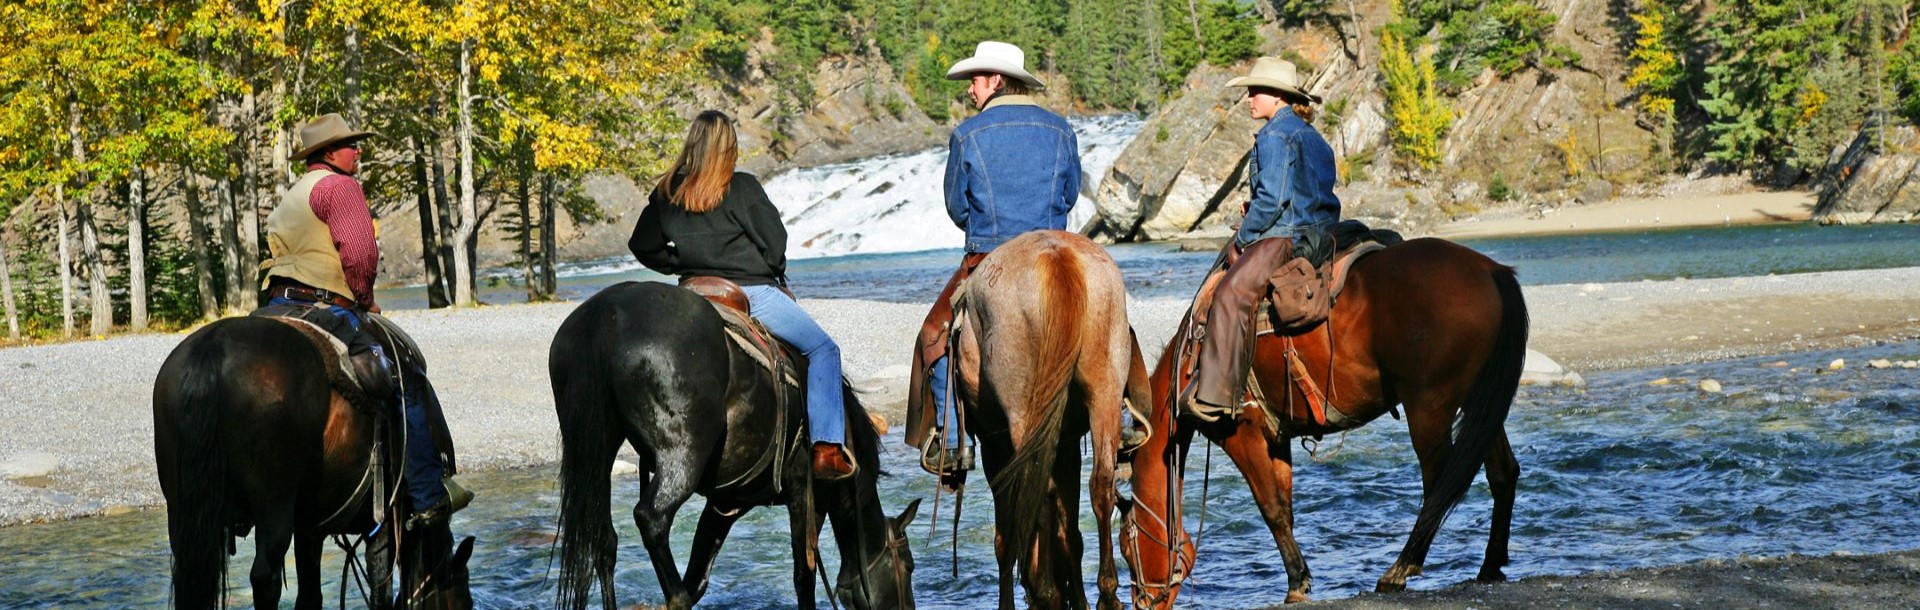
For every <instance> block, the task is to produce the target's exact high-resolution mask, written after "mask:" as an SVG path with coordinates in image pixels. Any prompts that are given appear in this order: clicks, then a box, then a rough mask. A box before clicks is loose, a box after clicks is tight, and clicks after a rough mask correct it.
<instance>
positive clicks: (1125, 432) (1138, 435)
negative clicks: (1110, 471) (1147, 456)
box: [1120, 426, 1151, 456]
mask: <svg viewBox="0 0 1920 610" xmlns="http://www.w3.org/2000/svg"><path fill="white" fill-rule="evenodd" d="M1148 438H1151V435H1150V434H1148V433H1147V432H1146V431H1144V430H1141V429H1140V428H1139V427H1138V426H1121V427H1120V455H1123V456H1125V455H1132V454H1133V452H1135V451H1139V450H1140V447H1142V446H1144V445H1146V444H1147V439H1148Z"/></svg>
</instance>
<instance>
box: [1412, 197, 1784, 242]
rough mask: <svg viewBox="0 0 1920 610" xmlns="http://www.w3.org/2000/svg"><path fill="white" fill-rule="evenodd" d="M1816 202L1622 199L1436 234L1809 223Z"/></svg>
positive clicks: (1470, 221) (1463, 223)
mask: <svg viewBox="0 0 1920 610" xmlns="http://www.w3.org/2000/svg"><path fill="white" fill-rule="evenodd" d="M1814 199H1815V198H1814V195H1813V193H1810V192H1806V191H1773V192H1752V193H1736V194H1730V195H1708V196H1695V197H1660V198H1651V199H1621V200H1616V201H1609V202H1606V203H1602V204H1594V205H1575V206H1567V207H1563V208H1558V209H1551V210H1545V211H1530V210H1510V209H1509V210H1501V211H1496V212H1489V213H1486V214H1480V215H1475V216H1472V217H1468V218H1463V219H1460V220H1456V221H1453V222H1449V223H1447V224H1444V225H1441V226H1440V227H1439V228H1438V229H1436V230H1435V231H1434V234H1435V235H1437V236H1440V237H1450V238H1462V239H1464V238H1470V237H1496V236H1514V235H1548V234H1553V233H1578V232H1584V231H1622V230H1646V229H1661V228H1669V229H1670V228H1678V227H1716V226H1732V225H1748V224H1761V223H1769V222H1793V221H1804V220H1806V219H1807V218H1808V217H1809V216H1811V215H1812V213H1813V204H1814Z"/></svg>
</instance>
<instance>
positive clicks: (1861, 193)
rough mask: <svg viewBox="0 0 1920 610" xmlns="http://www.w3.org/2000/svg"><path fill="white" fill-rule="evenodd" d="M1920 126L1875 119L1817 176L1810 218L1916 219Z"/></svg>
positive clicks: (1843, 220)
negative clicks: (1885, 123)
mask: <svg viewBox="0 0 1920 610" xmlns="http://www.w3.org/2000/svg"><path fill="white" fill-rule="evenodd" d="M1916 170H1920V127H1915V126H1913V125H1910V124H1905V122H1904V121H1903V122H1902V124H1900V125H1898V126H1887V127H1885V128H1882V127H1881V125H1880V124H1879V123H1878V122H1876V121H1868V122H1867V125H1866V127H1863V128H1862V129H1861V130H1860V134H1859V135H1858V136H1856V137H1855V138H1854V139H1853V143H1851V144H1849V145H1847V146H1846V147H1845V148H1843V149H1840V150H1837V151H1835V155H1834V156H1833V158H1832V159H1830V162H1829V163H1828V165H1827V169H1826V171H1825V173H1824V174H1823V175H1822V176H1821V179H1820V181H1819V190H1820V202H1819V203H1818V204H1816V205H1815V206H1814V209H1813V219H1814V220H1815V221H1817V222H1820V223H1823V224H1862V223H1871V222H1914V221H1916V220H1920V172H1916Z"/></svg>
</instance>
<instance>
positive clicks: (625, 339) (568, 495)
mask: <svg viewBox="0 0 1920 610" xmlns="http://www.w3.org/2000/svg"><path fill="white" fill-rule="evenodd" d="M725 328H726V327H725V322H723V321H722V318H721V317H720V314H718V313H715V312H714V309H713V306H712V305H710V304H709V303H708V302H707V301H706V300H704V299H702V298H700V297H699V296H697V295H695V294H694V293H693V292H691V291H688V290H685V289H682V288H680V287H678V286H673V285H669V284H660V283H653V282H644V283H643V282H622V283H619V284H615V285H613V286H609V287H607V288H606V289H604V290H601V291H600V292H599V293H598V294H595V295H593V297H592V298H589V299H587V300H586V302H584V303H581V304H580V307H579V308H577V309H575V310H574V312H573V313H572V314H570V315H568V316H567V320H566V321H565V322H563V323H562V324H561V325H560V331H559V332H558V333H557V334H556V335H555V336H554V338H553V346H552V348H550V350H549V352H548V356H547V374H548V376H549V377H550V379H551V380H552V382H553V395H554V402H555V409H556V411H557V414H558V416H559V418H560V497H561V500H560V590H559V596H558V602H557V603H556V606H557V607H560V608H569V609H573V610H581V609H584V608H586V606H587V604H588V602H589V601H591V600H590V597H591V595H592V594H593V592H594V590H595V589H596V588H597V589H598V590H599V591H600V600H601V604H602V605H603V606H604V607H606V608H609V609H611V608H614V607H615V606H616V599H615V597H616V594H615V591H614V586H613V575H614V570H613V568H614V558H615V555H616V551H617V550H618V549H616V545H617V544H618V538H617V536H616V535H615V533H614V529H613V520H612V518H611V516H610V515H611V512H612V508H611V493H612V492H611V483H610V481H609V476H608V471H609V469H611V468H612V467H613V460H614V457H615V455H616V454H617V453H618V452H619V450H620V446H621V445H622V444H627V445H631V446H632V447H633V449H634V451H635V452H637V453H638V454H639V458H640V460H639V461H640V499H639V501H638V502H637V503H636V505H635V506H634V507H633V521H634V525H636V526H637V527H638V528H639V530H640V541H641V543H642V544H643V545H645V546H646V549H647V556H648V558H649V559H651V560H652V562H653V569H654V575H655V576H656V577H657V578H658V579H659V580H660V589H661V592H662V593H664V594H665V597H666V602H667V607H669V608H676V609H679V608H688V607H691V606H693V605H694V604H695V603H698V602H699V601H700V598H701V596H703V595H705V594H706V591H707V581H708V577H709V576H710V575H711V573H712V570H713V561H714V559H715V557H716V556H717V555H718V553H719V551H720V545H721V543H722V542H725V541H726V538H727V533H728V532H729V531H730V530H731V529H732V528H733V524H734V522H735V521H737V520H739V518H740V517H741V515H744V514H745V513H746V511H748V510H751V509H753V508H754V507H757V506H767V505H774V504H782V505H785V506H786V507H787V515H788V523H789V525H788V527H789V530H788V534H789V536H790V539H791V541H792V545H793V561H794V567H793V578H794V588H795V594H796V596H797V597H798V600H799V605H800V607H802V608H812V607H814V573H813V570H814V569H816V568H818V567H819V558H818V557H817V556H815V555H814V551H815V545H816V537H817V536H818V535H819V525H818V524H819V519H820V518H821V516H822V515H823V514H824V515H825V516H826V518H827V519H829V520H830V523H831V524H832V525H833V531H834V537H835V540H836V541H837V542H838V548H839V549H840V556H841V565H840V575H839V577H838V578H837V581H836V584H837V587H836V590H837V591H838V593H839V595H840V597H842V598H844V599H846V600H847V601H848V603H849V604H850V605H851V606H852V607H854V608H857V609H860V610H894V609H899V610H911V609H912V608H913V607H914V606H913V582H912V578H913V553H912V549H911V548H909V547H908V545H907V542H906V541H907V539H906V526H905V524H906V523H908V522H911V521H912V520H913V514H914V512H915V510H916V508H917V506H918V503H917V502H916V503H914V504H912V505H909V506H908V507H907V509H906V511H905V513H904V514H903V515H901V516H900V517H898V518H892V519H890V518H888V517H887V516H886V514H885V513H883V512H881V507H880V499H879V494H878V492H877V491H876V489H875V481H876V477H877V476H878V474H879V472H880V453H879V442H880V441H879V434H878V432H877V431H876V430H875V429H874V427H873V422H872V420H869V419H868V418H867V414H866V409H865V408H863V407H861V406H860V402H859V401H858V400H857V398H856V397H855V396H854V394H853V392H852V391H851V390H850V389H848V388H847V387H846V386H845V384H844V383H843V384H842V387H841V391H842V395H843V396H844V397H845V398H846V405H847V447H848V449H850V450H852V451H853V454H854V458H855V460H856V462H857V463H858V464H859V468H858V470H857V472H856V473H855V474H854V476H853V477H850V478H848V479H846V480H843V481H815V480H814V479H813V478H812V472H813V469H812V462H811V461H810V457H811V452H810V451H809V445H810V444H809V443H806V442H803V441H805V440H806V439H807V438H808V437H807V428H806V394H805V393H804V392H803V391H802V390H801V388H799V387H797V386H791V385H782V384H777V383H775V380H774V378H773V376H772V375H769V374H767V373H766V371H765V370H764V369H762V368H761V364H760V363H759V362H758V361H756V360H755V359H754V357H753V356H752V355H751V354H749V353H748V352H747V351H746V350H744V349H742V348H741V347H740V346H739V345H738V344H736V343H735V342H734V341H732V340H730V339H729V338H728V336H727V334H726V330H725ZM794 375H795V377H796V378H798V379H805V378H806V375H805V373H804V372H795V373H794ZM782 393H784V395H782ZM783 409H784V410H785V412H784V414H783V413H782V410H783ZM695 493H699V494H701V495H703V496H705V497H706V499H707V506H706V509H705V510H704V511H703V512H701V514H700V523H699V525H698V526H697V530H696V531H695V533H694V536H693V538H694V541H693V549H692V555H691V557H689V559H688V562H687V571H686V574H685V576H682V575H681V573H680V569H679V566H678V565H677V564H675V562H674V559H673V549H672V547H671V546H670V545H669V544H668V543H669V540H668V534H669V533H670V531H671V529H672V527H673V517H674V514H675V513H678V512H679V510H680V507H681V505H683V504H685V503H686V502H687V500H689V499H691V498H692V497H693V494H695Z"/></svg>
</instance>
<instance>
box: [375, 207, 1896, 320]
mask: <svg viewBox="0 0 1920 610" xmlns="http://www.w3.org/2000/svg"><path fill="white" fill-rule="evenodd" d="M1917 241H1920V224H1915V225H1909V224H1900V225H1866V226H1835V227H1822V226H1819V225H1815V224H1812V223H1794V224H1783V225H1761V226H1746V227H1731V228H1720V227H1711V228H1692V229H1663V230H1658V231H1630V232H1616V233H1589V234H1577V235H1546V236H1533V237H1501V238H1489V239H1468V240H1460V243H1462V244H1466V245H1467V246H1469V247H1472V248H1474V249H1476V250H1479V251H1481V252H1483V253H1485V254H1487V255H1488V256H1490V257H1492V258H1493V259H1494V260H1496V261H1500V262H1501V263H1504V264H1508V265H1514V266H1516V267H1518V268H1519V269H1520V281H1521V282H1522V283H1525V284H1528V285H1533V286H1539V285H1546V284H1570V283H1585V282H1626V281H1638V280H1662V279H1673V278H1679V277H1686V278H1711V277H1732V276H1747V275H1767V274H1781V273H1806V272H1813V271H1836V270H1843V269H1884V268H1891V267H1912V266H1920V248H1915V247H1913V244H1914V243H1916V242H1917ZM1107 249H1108V251H1109V252H1110V253H1112V254H1113V257H1114V260H1115V261H1116V262H1118V263H1119V265H1120V270H1121V272H1122V273H1124V274H1125V275H1126V281H1127V294H1128V295H1129V296H1132V297H1134V298H1155V297H1179V298H1186V297H1190V296H1192V294H1193V289H1194V286H1196V285H1197V284H1198V283H1199V281H1200V275H1201V274H1202V273H1204V272H1206V270H1207V267H1208V265H1209V264H1210V263H1212V262H1213V259H1214V256H1215V255H1216V254H1217V252H1214V251H1207V252H1181V251H1180V248H1179V246H1178V245H1175V244H1167V243H1153V244H1119V245H1113V246H1108V247H1107ZM960 256H961V252H960V250H958V249H949V250H926V251H920V252H895V253H886V254H853V255H847V256H831V257H821V258H808V259H799V260H794V261H792V262H791V263H789V265H788V275H789V276H791V278H792V280H793V289H794V291H795V292H796V293H798V294H800V295H801V296H803V297H808V298H825V299H872V300H880V301H891V302H902V303H908V302H911V303H919V302H928V301H932V300H933V297H934V296H935V295H937V294H939V291H940V287H941V286H943V285H945V284H946V281H947V276H949V275H952V274H953V269H954V268H955V267H956V266H958V265H959V263H960ZM664 279H667V278H666V276H663V275H660V274H658V273H653V272H651V271H647V270H645V269H642V268H640V266H639V263H636V262H634V261H633V260H631V259H628V258H619V259H611V260H604V261H595V262H589V263H576V264H570V265H566V266H563V268H562V269H560V278H559V284H560V285H559V293H560V294H559V296H560V298H562V299H569V300H582V299H585V298H587V297H589V296H592V295H593V293H594V292H597V291H599V290H600V289H601V288H605V287H607V286H609V285H612V284H614V283H618V282H623V281H629V280H633V281H658V280H664ZM483 284H486V285H484V286H483V287H482V288H481V291H480V299H481V300H482V301H485V302H489V303H513V302H521V301H525V300H526V289H525V288H524V287H521V286H520V285H519V284H517V283H516V282H515V281H513V280H512V278H511V277H508V276H495V277H493V278H492V279H491V280H488V281H486V282H483ZM379 299H380V302H381V303H382V306H383V307H387V308H389V309H407V308H422V307H426V295H425V293H424V291H423V290H422V289H420V288H418V287H415V288H402V289H396V290H382V291H380V296H379Z"/></svg>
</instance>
